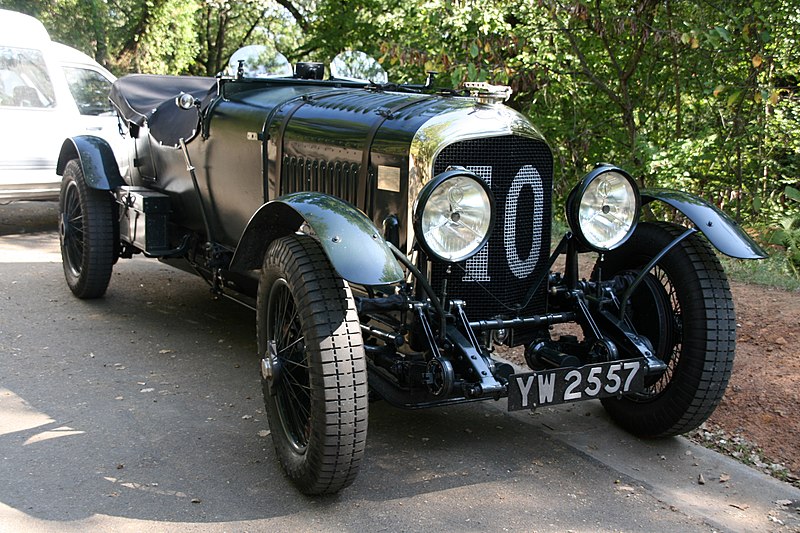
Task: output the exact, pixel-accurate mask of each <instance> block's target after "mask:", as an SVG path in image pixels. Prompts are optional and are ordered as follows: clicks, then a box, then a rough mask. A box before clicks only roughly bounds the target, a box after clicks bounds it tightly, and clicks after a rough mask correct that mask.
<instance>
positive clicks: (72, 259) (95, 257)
mask: <svg viewBox="0 0 800 533" xmlns="http://www.w3.org/2000/svg"><path fill="white" fill-rule="evenodd" d="M58 203H59V222H58V227H59V240H60V243H61V263H62V265H63V267H64V276H65V277H66V279H67V285H68V286H69V288H70V290H71V291H72V293H73V294H74V295H75V296H77V297H78V298H84V299H90V298H99V297H100V296H102V295H103V294H105V292H106V289H107V288H108V283H109V281H110V280H111V269H112V267H113V266H114V262H115V259H116V257H115V250H116V248H115V240H116V239H118V235H117V234H115V231H114V228H115V224H114V218H115V209H116V202H115V201H114V197H113V195H112V194H111V193H110V192H108V191H99V190H96V189H92V188H91V187H89V186H88V185H86V182H85V181H84V179H83V170H82V169H81V166H80V163H79V162H78V160H77V159H73V160H72V161H70V162H68V163H67V166H66V167H65V169H64V177H63V179H62V180H61V193H60V195H59V202H58Z"/></svg>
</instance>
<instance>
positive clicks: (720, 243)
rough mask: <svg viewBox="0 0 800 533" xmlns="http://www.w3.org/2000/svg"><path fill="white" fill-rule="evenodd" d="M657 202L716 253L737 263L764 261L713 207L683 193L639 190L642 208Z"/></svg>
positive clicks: (733, 224)
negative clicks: (699, 233)
mask: <svg viewBox="0 0 800 533" xmlns="http://www.w3.org/2000/svg"><path fill="white" fill-rule="evenodd" d="M653 200H660V201H662V202H664V203H665V204H668V205H670V206H672V207H674V208H675V209H677V210H678V211H680V212H681V213H683V214H684V215H686V217H687V218H689V220H691V221H692V222H693V223H694V224H695V225H696V226H697V228H698V229H699V230H700V231H702V232H703V233H704V234H705V236H706V237H707V238H708V240H709V241H710V242H711V244H713V245H714V246H715V247H716V248H717V250H719V251H720V252H722V253H723V254H725V255H729V256H731V257H736V258H739V259H764V258H765V257H767V252H765V251H764V249H763V248H761V246H759V245H758V244H757V243H756V241H754V240H753V239H752V238H751V237H750V236H749V235H748V234H747V233H745V232H744V230H742V228H741V227H739V225H738V224H737V223H736V222H735V221H734V220H733V219H732V218H731V217H729V216H728V215H726V214H725V213H724V212H723V211H721V210H720V209H718V208H717V207H716V206H715V205H713V204H710V203H709V202H707V201H705V200H703V199H702V198H699V197H697V196H694V195H692V194H689V193H685V192H682V191H673V190H669V189H642V204H643V205H644V204H648V203H650V202H652V201H653Z"/></svg>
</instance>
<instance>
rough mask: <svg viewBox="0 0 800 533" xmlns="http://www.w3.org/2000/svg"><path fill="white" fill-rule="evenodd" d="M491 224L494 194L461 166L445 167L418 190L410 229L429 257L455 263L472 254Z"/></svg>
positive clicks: (489, 230) (481, 244)
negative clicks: (412, 229) (412, 225)
mask: <svg viewBox="0 0 800 533" xmlns="http://www.w3.org/2000/svg"><path fill="white" fill-rule="evenodd" d="M493 225H494V197H493V196H492V191H491V190H490V189H489V186H488V185H486V183H485V182H484V181H483V180H482V179H480V178H478V177H477V176H476V175H475V174H472V173H471V172H468V171H467V170H465V169H463V168H456V169H454V170H450V169H448V170H447V171H445V172H442V173H441V174H439V175H438V176H436V177H435V178H433V179H432V180H431V181H429V182H428V183H427V184H426V185H425V186H424V187H423V188H422V190H421V191H420V193H419V196H418V197H417V200H416V206H415V207H414V231H415V232H416V235H417V239H418V241H419V243H420V245H421V246H422V248H423V250H424V251H425V252H426V253H427V254H428V255H429V256H431V257H432V258H434V259H438V260H440V261H447V262H450V263H457V262H459V261H463V260H465V259H468V258H470V257H472V256H473V255H475V254H476V253H477V252H478V251H479V250H480V249H481V248H482V247H483V245H484V244H485V243H486V241H487V240H488V238H489V234H490V233H491V232H492V226H493Z"/></svg>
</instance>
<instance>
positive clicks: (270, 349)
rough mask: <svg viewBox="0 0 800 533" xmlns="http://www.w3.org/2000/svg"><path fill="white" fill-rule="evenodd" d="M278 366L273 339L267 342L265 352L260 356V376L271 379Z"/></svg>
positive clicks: (276, 348) (276, 349) (276, 350)
mask: <svg viewBox="0 0 800 533" xmlns="http://www.w3.org/2000/svg"><path fill="white" fill-rule="evenodd" d="M277 366H278V347H277V345H276V344H275V341H273V340H271V341H268V342H267V353H265V354H264V357H262V358H261V377H263V378H264V379H265V380H267V381H271V380H272V379H274V378H275V375H276V374H277V370H278V369H277Z"/></svg>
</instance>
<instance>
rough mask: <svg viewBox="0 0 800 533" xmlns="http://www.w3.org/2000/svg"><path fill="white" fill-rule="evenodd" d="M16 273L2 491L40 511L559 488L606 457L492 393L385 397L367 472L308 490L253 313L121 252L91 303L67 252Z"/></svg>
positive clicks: (295, 504)
mask: <svg viewBox="0 0 800 533" xmlns="http://www.w3.org/2000/svg"><path fill="white" fill-rule="evenodd" d="M18 268H21V269H25V268H26V266H25V265H19V267H18ZM12 275H15V274H12ZM17 277H18V278H19V279H20V280H24V281H19V280H18V281H17V282H16V283H15V284H13V285H9V286H7V288H6V289H5V290H4V296H5V299H4V300H3V303H2V306H3V307H5V309H2V310H3V312H4V314H5V313H6V312H7V311H12V308H13V306H14V305H15V303H19V302H21V301H23V300H24V302H25V304H26V306H25V309H26V311H25V312H24V313H23V314H18V313H13V312H12V313H10V315H9V316H11V317H13V319H12V320H10V321H9V322H8V323H7V324H6V325H4V327H3V331H2V336H0V348H2V351H3V352H4V353H5V354H6V357H5V358H3V360H2V362H0V376H3V377H2V378H0V387H2V389H0V392H2V394H4V396H2V399H3V402H2V405H3V408H2V410H3V413H2V414H3V419H4V420H13V421H16V422H12V423H10V424H6V425H5V429H4V430H2V431H0V456H2V457H3V458H4V460H3V461H2V463H0V477H2V478H3V479H16V480H19V482H18V483H15V484H5V485H4V486H3V487H2V488H0V502H2V503H3V504H5V505H8V506H10V507H12V508H14V509H17V510H19V511H21V512H24V513H25V514H27V515H29V516H33V517H37V518H39V519H43V520H47V521H75V520H83V519H87V518H89V517H92V516H95V515H98V514H99V515H108V516H112V517H124V518H132V519H137V520H145V521H157V520H158V521H169V522H186V521H191V522H228V521H241V520H256V519H264V518H275V517H288V516H292V515H295V514H298V513H303V512H307V511H308V510H310V509H314V508H319V507H320V506H322V507H324V508H327V509H331V510H335V511H337V512H343V511H346V510H347V509H348V508H349V506H353V505H356V504H358V505H362V506H363V505H376V506H378V507H380V505H381V504H383V503H387V502H392V501H397V500H407V499H417V498H419V497H422V499H423V500H424V499H426V498H428V497H430V498H432V499H437V498H439V497H440V495H441V494H444V493H452V492H454V491H455V492H456V493H460V492H464V491H466V492H467V493H469V492H470V491H471V490H472V489H471V488H472V487H478V486H486V485H487V484H489V485H491V484H498V486H506V485H516V484H522V485H527V484H536V483H540V482H542V480H545V481H546V480H552V481H553V483H554V484H556V483H557V484H558V487H559V488H558V490H557V491H555V492H554V495H553V498H554V499H557V498H558V497H559V495H560V494H562V493H563V492H564V491H568V490H580V482H579V481H577V478H576V477H575V476H577V475H578V473H579V471H580V470H581V469H598V468H600V467H598V466H597V465H593V464H592V463H591V461H589V460H585V461H584V460H582V459H579V460H578V463H581V461H583V462H584V463H585V464H582V465H581V464H574V463H570V464H566V465H565V464H563V461H562V460H561V459H559V456H560V455H561V454H564V453H566V452H565V450H566V448H565V447H564V446H563V445H562V444H560V443H558V442H557V441H555V440H553V439H551V438H549V437H547V436H546V435H545V434H544V433H542V432H541V431H540V430H537V429H535V428H532V427H530V426H526V425H519V424H514V421H513V420H511V419H509V418H508V417H507V415H505V414H503V413H502V412H499V411H497V410H496V409H488V408H487V407H485V406H482V405H480V404H469V405H465V406H451V407H448V408H444V409H434V410H425V411H404V410H399V409H395V408H393V407H391V406H389V405H387V404H385V403H383V402H377V403H373V404H371V405H370V428H369V439H368V446H367V453H366V460H365V463H364V465H363V467H362V472H361V474H360V476H359V477H358V478H357V480H356V482H355V484H354V485H353V486H352V487H350V488H349V489H346V490H345V491H343V492H342V493H341V494H339V495H336V496H330V497H317V498H308V497H305V496H302V495H301V494H299V493H298V492H297V491H296V490H295V489H294V488H293V486H292V485H291V484H290V483H289V482H288V481H287V480H286V479H285V478H284V476H283V475H282V473H281V471H280V468H279V466H278V464H277V461H276V460H275V457H274V453H273V449H272V443H271V440H270V437H268V436H267V435H268V432H269V427H268V424H267V422H266V417H265V415H264V408H263V402H262V399H261V396H260V394H261V393H260V382H259V376H258V358H257V355H256V353H255V327H254V320H255V317H254V313H253V312H252V311H250V310H248V309H245V308H243V307H241V306H239V305H236V304H234V303H232V302H229V301H225V300H222V301H213V300H212V299H211V298H210V295H209V293H208V289H207V287H206V286H205V285H204V283H203V282H202V281H201V280H199V279H198V278H195V277H193V276H190V275H188V274H185V273H182V272H179V271H175V270H173V269H171V268H168V267H166V266H164V265H161V264H159V263H157V262H155V261H148V260H133V261H128V262H123V263H121V264H120V265H118V266H117V267H116V268H115V274H114V279H113V280H112V284H111V286H110V288H109V291H108V294H107V295H106V297H105V298H102V299H99V300H94V301H81V300H77V299H75V298H73V297H72V296H71V294H70V293H69V291H68V289H67V288H66V286H65V284H64V282H63V274H62V272H61V267H60V265H58V264H41V265H38V266H37V269H36V271H35V272H33V273H32V275H31V277H34V278H35V279H31V280H27V278H23V277H20V276H17ZM0 281H2V279H0ZM32 287H35V290H32ZM26 420H28V421H31V422H30V423H26ZM14 423H17V424H18V425H19V427H16V428H15V427H14ZM564 478H566V479H570V478H571V479H572V480H573V482H572V483H574V485H573V486H572V489H570V482H566V483H565V482H564V481H563V479H564ZM556 480H562V481H558V482H557V481H556ZM540 504H541V505H553V506H555V505H557V502H555V501H550V500H549V498H548V499H547V500H544V501H541V502H540ZM540 504H537V506H538V505H540ZM454 513H455V511H454ZM452 519H453V520H456V521H458V519H459V518H458V514H457V513H456V514H454V515H453V516H452ZM454 523H457V522H454Z"/></svg>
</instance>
